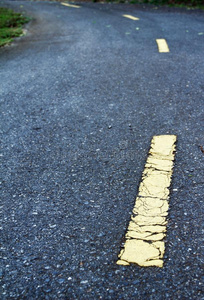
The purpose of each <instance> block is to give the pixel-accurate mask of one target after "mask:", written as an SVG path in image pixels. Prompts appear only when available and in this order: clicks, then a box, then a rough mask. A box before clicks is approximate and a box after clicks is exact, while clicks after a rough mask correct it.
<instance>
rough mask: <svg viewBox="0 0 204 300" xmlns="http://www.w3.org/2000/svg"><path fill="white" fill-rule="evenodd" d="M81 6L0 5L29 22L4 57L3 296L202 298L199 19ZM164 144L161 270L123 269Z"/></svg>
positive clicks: (188, 14) (0, 96)
mask: <svg viewBox="0 0 204 300" xmlns="http://www.w3.org/2000/svg"><path fill="white" fill-rule="evenodd" d="M80 5H81V8H80V9H74V8H72V9H71V8H68V7H65V6H62V5H61V4H60V3H59V2H29V1H4V0H3V1H1V2H0V6H7V7H11V8H13V9H15V10H16V11H25V12H26V14H27V15H28V16H30V17H32V21H31V22H30V23H29V24H28V25H27V26H26V29H27V34H26V35H25V36H23V37H20V38H18V39H16V40H15V41H14V43H13V44H12V45H10V46H7V47H4V48H1V49H0V78H1V80H0V101H1V144H2V154H1V160H2V167H1V175H2V180H1V185H2V192H1V203H2V204H1V233H2V234H1V242H2V243H1V252H2V258H3V259H2V268H1V271H0V276H1V279H2V298H1V299H138V300H140V299H141V300H143V299H145V300H146V299H157V300H163V299H191V300H192V299H202V268H201V265H202V251H201V250H202V248H201V245H202V224H203V222H202V200H203V192H204V188H203V183H204V182H203V178H204V168H203V167H204V153H203V152H202V147H204V126H203V125H204V113H203V107H204V105H203V104H204V84H203V70H204V59H203V58H204V57H203V49H204V35H203V33H204V18H203V17H204V13H203V12H202V11H199V10H198V11H187V10H185V9H168V8H161V9H154V7H150V8H148V7H144V8H143V6H134V5H111V4H92V3H85V4H82V3H80ZM123 14H131V15H134V16H135V17H138V18H139V19H140V20H139V21H133V20H130V19H126V18H124V17H122V15H123ZM163 38H164V39H166V41H167V43H168V46H169V49H170V52H169V53H159V52H158V48H157V44H156V39H163ZM161 134H173V135H176V136H177V146H176V147H177V153H176V161H175V166H174V173H173V178H172V185H171V196H170V203H169V204H170V209H169V216H168V225H167V237H166V239H165V245H166V251H165V256H164V267H163V268H156V267H150V268H143V267H139V266H137V265H130V266H119V265H117V264H116V262H117V260H118V254H119V252H120V250H121V245H122V243H123V242H124V236H125V232H126V230H127V226H128V224H129V221H130V215H131V213H132V209H133V207H134V203H135V197H136V195H137V192H138V187H139V183H140V180H141V176H142V171H143V168H144V165H145V161H146V158H147V155H148V151H149V147H150V142H151V139H152V136H154V135H161Z"/></svg>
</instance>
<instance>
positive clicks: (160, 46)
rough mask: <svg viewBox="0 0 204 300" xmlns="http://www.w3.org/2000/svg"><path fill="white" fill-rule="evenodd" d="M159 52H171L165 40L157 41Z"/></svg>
mask: <svg viewBox="0 0 204 300" xmlns="http://www.w3.org/2000/svg"><path fill="white" fill-rule="evenodd" d="M156 42H157V45H158V49H159V52H169V47H168V45H167V42H166V40H165V39H157V40H156Z"/></svg>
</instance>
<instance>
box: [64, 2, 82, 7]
mask: <svg viewBox="0 0 204 300" xmlns="http://www.w3.org/2000/svg"><path fill="white" fill-rule="evenodd" d="M61 4H62V5H65V6H68V7H74V8H80V7H81V6H79V5H74V4H69V3H65V2H62V3H61Z"/></svg>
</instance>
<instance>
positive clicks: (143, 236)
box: [117, 135, 176, 267]
mask: <svg viewBox="0 0 204 300" xmlns="http://www.w3.org/2000/svg"><path fill="white" fill-rule="evenodd" d="M175 142H176V136H175V135H160V136H154V137H153V139H152V142H151V149H150V151H149V156H148V158H147V162H146V165H145V168H144V171H143V174H142V181H141V183H140V186H139V192H138V196H137V198H136V202H135V206H134V208H133V214H132V216H131V221H130V223H129V226H128V230H127V233H126V236H125V237H126V242H125V245H124V247H123V249H122V250H121V252H120V254H119V256H118V257H119V260H118V261H117V264H118V265H129V264H130V263H136V264H138V265H140V266H143V267H149V266H155V267H163V259H162V258H163V255H164V250H165V245H164V241H163V239H164V238H165V236H166V224H167V220H166V216H167V215H168V209H169V203H168V200H169V186H170V183H171V176H172V168H173V160H174V153H175Z"/></svg>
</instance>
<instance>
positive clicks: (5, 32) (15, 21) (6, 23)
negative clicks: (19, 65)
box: [0, 7, 29, 47]
mask: <svg viewBox="0 0 204 300" xmlns="http://www.w3.org/2000/svg"><path fill="white" fill-rule="evenodd" d="M28 21H29V18H27V17H24V16H23V15H22V14H20V13H15V12H14V11H12V10H11V9H8V8H4V7H0V47H1V46H4V45H6V44H8V43H10V42H12V40H13V38H14V37H18V36H20V35H22V34H23V30H22V25H23V24H25V23H27V22H28Z"/></svg>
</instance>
